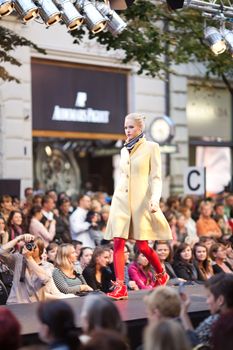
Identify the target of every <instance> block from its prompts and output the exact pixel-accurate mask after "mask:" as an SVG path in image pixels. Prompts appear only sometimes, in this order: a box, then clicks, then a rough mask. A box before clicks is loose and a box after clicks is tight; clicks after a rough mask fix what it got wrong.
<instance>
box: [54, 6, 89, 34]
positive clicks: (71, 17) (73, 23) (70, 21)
mask: <svg viewBox="0 0 233 350" xmlns="http://www.w3.org/2000/svg"><path fill="white" fill-rule="evenodd" d="M53 2H54V3H55V5H56V6H57V7H58V9H59V10H60V11H61V17H62V19H63V21H64V22H65V24H66V26H67V28H68V29H69V30H70V31H71V30H74V29H76V28H78V27H79V26H80V25H81V24H82V23H83V20H84V18H83V16H82V15H81V14H80V13H79V12H78V10H77V9H76V8H75V7H74V5H73V3H72V2H71V1H70V0H53Z"/></svg>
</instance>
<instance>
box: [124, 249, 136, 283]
mask: <svg viewBox="0 0 233 350" xmlns="http://www.w3.org/2000/svg"><path fill="white" fill-rule="evenodd" d="M129 255H130V249H129V246H128V245H127V244H125V247H124V258H125V269H124V271H125V273H124V276H125V281H124V282H125V285H126V286H127V289H129V290H139V288H138V286H137V284H136V282H135V281H132V280H130V278H129V271H128V268H129V266H130V260H129Z"/></svg>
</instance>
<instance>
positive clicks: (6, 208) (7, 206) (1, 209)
mask: <svg viewBox="0 0 233 350" xmlns="http://www.w3.org/2000/svg"><path fill="white" fill-rule="evenodd" d="M12 210H13V205H12V198H11V196H9V195H7V194H5V195H3V196H1V197H0V213H1V215H2V216H3V217H4V220H5V222H7V221H8V218H9V215H10V212H11V211H12Z"/></svg>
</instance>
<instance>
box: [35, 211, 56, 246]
mask: <svg viewBox="0 0 233 350" xmlns="http://www.w3.org/2000/svg"><path fill="white" fill-rule="evenodd" d="M42 217H43V212H42V208H41V207H39V206H35V207H32V209H31V211H30V218H31V219H30V222H29V232H30V233H31V234H32V235H33V236H35V237H41V238H42V239H43V240H44V242H45V247H47V246H48V244H49V242H51V241H52V240H53V238H54V236H55V220H52V221H50V222H49V221H48V220H47V221H46V223H45V225H43V224H42V222H41V219H42ZM48 223H49V224H48Z"/></svg>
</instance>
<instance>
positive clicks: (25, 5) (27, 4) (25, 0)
mask: <svg viewBox="0 0 233 350" xmlns="http://www.w3.org/2000/svg"><path fill="white" fill-rule="evenodd" d="M14 6H15V9H16V11H17V12H18V14H19V15H20V17H21V18H22V19H23V21H24V22H28V21H30V20H31V19H33V18H35V17H36V16H37V14H38V8H37V6H36V5H35V4H34V2H33V1H32V0H15V1H14Z"/></svg>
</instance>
